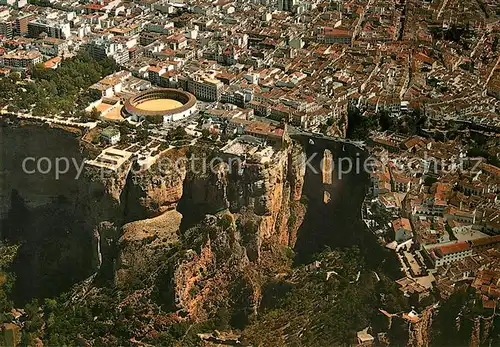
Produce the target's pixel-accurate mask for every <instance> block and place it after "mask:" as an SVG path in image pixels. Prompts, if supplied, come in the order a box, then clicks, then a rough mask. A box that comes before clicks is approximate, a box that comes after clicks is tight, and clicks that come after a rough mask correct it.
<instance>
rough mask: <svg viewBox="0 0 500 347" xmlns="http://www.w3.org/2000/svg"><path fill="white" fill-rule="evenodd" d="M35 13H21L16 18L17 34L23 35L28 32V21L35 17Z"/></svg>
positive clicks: (15, 33) (15, 32)
mask: <svg viewBox="0 0 500 347" xmlns="http://www.w3.org/2000/svg"><path fill="white" fill-rule="evenodd" d="M35 18H36V17H35V15H34V14H24V15H19V16H17V18H16V27H15V31H14V35H15V36H23V35H26V34H27V33H28V23H29V22H30V21H32V20H33V19H35Z"/></svg>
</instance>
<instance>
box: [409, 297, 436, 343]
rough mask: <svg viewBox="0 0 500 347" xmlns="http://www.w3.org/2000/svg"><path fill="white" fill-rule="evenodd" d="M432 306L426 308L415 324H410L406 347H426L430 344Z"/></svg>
mask: <svg viewBox="0 0 500 347" xmlns="http://www.w3.org/2000/svg"><path fill="white" fill-rule="evenodd" d="M432 314H433V311H432V306H431V307H428V308H426V309H425V310H424V311H423V312H422V315H421V317H420V320H419V321H418V322H417V323H411V324H410V327H409V337H408V346H412V347H426V346H429V345H430V342H431V336H430V335H431V330H432Z"/></svg>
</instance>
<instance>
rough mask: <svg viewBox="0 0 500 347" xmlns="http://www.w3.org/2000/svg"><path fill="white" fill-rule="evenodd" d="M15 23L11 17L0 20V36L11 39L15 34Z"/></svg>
mask: <svg viewBox="0 0 500 347" xmlns="http://www.w3.org/2000/svg"><path fill="white" fill-rule="evenodd" d="M14 30H15V23H14V21H12V20H10V19H6V20H0V36H3V37H5V38H7V39H11V38H12V37H13V36H14Z"/></svg>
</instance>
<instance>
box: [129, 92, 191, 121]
mask: <svg viewBox="0 0 500 347" xmlns="http://www.w3.org/2000/svg"><path fill="white" fill-rule="evenodd" d="M195 111H196V97H195V96H194V95H193V94H191V93H188V92H185V91H182V90H178V89H151V90H146V91H144V92H141V93H138V94H136V95H134V96H133V97H131V98H130V99H128V100H127V101H126V102H125V105H124V106H123V108H122V113H123V117H125V118H128V117H131V118H132V120H134V121H141V120H144V119H148V118H149V119H154V120H155V121H161V120H163V122H165V123H166V122H172V121H177V120H179V119H182V118H186V117H189V116H190V115H192V114H193V113H194V112H195Z"/></svg>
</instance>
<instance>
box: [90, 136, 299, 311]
mask: <svg viewBox="0 0 500 347" xmlns="http://www.w3.org/2000/svg"><path fill="white" fill-rule="evenodd" d="M190 151H198V152H195V153H196V154H197V155H200V153H202V152H203V149H199V148H198V149H190ZM205 154H206V153H205ZM189 155H194V154H193V152H191V153H188V152H187V151H185V150H174V151H171V152H169V153H168V156H166V157H164V158H162V160H160V161H159V162H158V164H156V165H154V166H153V167H151V168H150V169H149V170H147V171H137V170H135V169H134V167H133V165H132V164H131V165H129V166H128V167H127V168H126V169H125V170H123V171H122V172H120V175H116V176H115V177H114V178H113V179H111V178H105V179H104V180H101V181H100V183H101V184H102V186H103V187H102V188H103V192H104V196H101V199H100V200H99V201H96V203H95V204H94V206H93V207H92V210H99V209H101V208H102V206H105V208H110V205H109V204H110V203H114V204H115V206H114V208H113V210H114V211H115V212H116V214H115V215H113V216H111V215H108V216H104V215H102V214H100V215H99V214H98V212H97V215H98V216H99V218H100V219H101V221H100V223H96V227H95V228H94V235H95V240H98V242H97V245H96V263H98V264H101V263H103V262H104V263H106V259H105V258H106V257H108V258H109V256H111V258H113V257H112V252H110V251H107V250H109V249H111V248H112V247H111V246H112V244H113V242H110V241H112V240H113V238H114V240H115V245H116V260H115V261H113V264H114V265H112V268H113V269H114V273H115V275H114V279H115V283H116V284H117V285H118V286H122V287H123V286H127V285H133V284H134V283H136V282H138V281H142V282H144V281H145V280H147V279H146V277H148V276H149V277H154V276H156V274H157V273H161V272H162V271H163V270H162V269H159V268H160V267H163V268H169V270H168V271H169V273H170V277H171V278H170V279H168V280H167V281H168V282H169V283H168V287H169V288H170V289H169V290H171V291H172V297H171V300H172V303H173V306H174V307H175V308H176V309H178V310H181V311H183V312H185V313H187V315H188V316H189V317H191V318H192V319H195V320H203V319H205V318H207V317H208V315H209V314H210V312H211V310H212V309H213V308H214V307H218V306H220V303H218V302H219V301H220V300H223V301H227V300H230V299H228V298H231V297H232V296H233V295H237V297H238V298H239V299H238V300H240V301H241V302H240V306H241V307H246V309H248V310H249V311H248V312H245V313H242V315H243V316H246V315H248V314H249V313H251V312H255V311H256V309H257V307H258V304H259V301H260V292H261V289H260V280H259V278H260V277H261V276H262V275H263V273H264V272H266V271H267V270H269V271H267V272H268V273H272V272H273V271H272V270H270V268H271V267H273V266H275V267H278V266H279V264H281V263H282V262H283V261H285V262H286V261H288V260H289V259H287V257H286V256H285V248H286V247H293V245H294V243H295V240H296V233H297V230H298V228H299V227H300V225H301V223H302V218H303V216H304V214H305V207H304V206H303V205H302V204H301V203H300V202H299V200H300V198H301V195H302V186H303V176H304V174H305V168H304V166H303V163H304V154H303V152H302V149H301V147H300V146H299V145H297V144H293V145H289V146H288V147H286V148H283V149H281V150H278V151H277V153H276V154H275V155H274V156H273V160H272V162H267V163H261V162H257V161H252V160H248V161H247V162H246V163H245V165H244V166H243V167H242V168H239V169H238V170H235V169H234V168H230V167H229V166H228V165H226V164H225V163H219V164H218V165H216V166H214V167H213V168H211V169H209V170H201V171H199V170H194V169H193V168H192V167H189V162H186V161H179V160H177V159H178V158H180V157H182V156H186V157H188V156H189ZM209 155H212V156H214V155H218V153H211V154H209ZM209 158H210V157H209ZM173 163H177V164H173ZM181 205H182V206H181ZM176 209H177V210H176ZM178 211H179V212H180V213H179V212H178ZM181 213H182V215H181ZM193 216H194V217H193ZM204 216H205V217H204ZM147 217H153V218H150V219H147ZM145 218H146V219H145ZM200 218H201V219H200ZM127 221H129V223H127V224H125V225H124V226H123V227H122V228H121V230H118V231H116V226H117V225H119V223H120V222H122V223H125V222H127ZM183 225H184V226H183ZM176 245H178V246H176ZM175 247H178V248H180V249H181V250H182V251H181V252H179V253H177V254H176V255H175V256H171V257H170V256H166V255H165V254H166V253H168V250H169V249H174V248H175ZM160 253H161V254H160ZM105 254H106V255H105ZM161 257H163V258H161ZM160 258H161V259H167V263H168V264H158V262H157V261H158V259H160ZM108 265H109V264H108ZM110 266H111V265H109V266H108V267H107V268H108V269H110ZM263 270H264V271H263ZM236 287H238V289H236ZM241 291H243V292H245V293H247V295H246V296H245V297H244V298H243V297H242V296H241ZM216 303H218V304H216ZM228 305H229V304H228Z"/></svg>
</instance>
